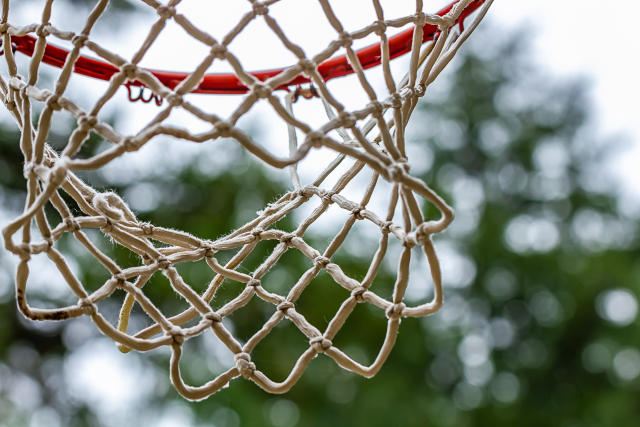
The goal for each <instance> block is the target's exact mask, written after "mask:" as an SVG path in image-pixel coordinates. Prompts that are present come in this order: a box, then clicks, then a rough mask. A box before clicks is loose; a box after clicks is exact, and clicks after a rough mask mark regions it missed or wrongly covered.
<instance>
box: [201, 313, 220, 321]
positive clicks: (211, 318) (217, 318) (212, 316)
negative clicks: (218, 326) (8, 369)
mask: <svg viewBox="0 0 640 427" xmlns="http://www.w3.org/2000/svg"><path fill="white" fill-rule="evenodd" d="M202 318H203V319H204V320H206V321H207V322H209V323H210V324H214V323H219V322H222V316H220V315H219V314H218V313H216V312H215V311H210V312H208V313H206V314H205V315H204V316H202Z"/></svg>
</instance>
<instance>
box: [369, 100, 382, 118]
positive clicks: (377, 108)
mask: <svg viewBox="0 0 640 427" xmlns="http://www.w3.org/2000/svg"><path fill="white" fill-rule="evenodd" d="M367 107H369V108H370V109H371V114H373V115H374V116H375V115H378V116H379V115H381V114H382V113H384V105H383V104H382V102H380V101H378V100H377V99H376V100H373V101H371V102H370V103H369V104H368V105H367Z"/></svg>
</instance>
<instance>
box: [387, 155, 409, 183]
mask: <svg viewBox="0 0 640 427" xmlns="http://www.w3.org/2000/svg"><path fill="white" fill-rule="evenodd" d="M407 173H409V163H407V162H406V161H405V160H403V159H400V160H399V161H397V162H395V163H394V164H392V165H391V166H390V167H389V178H390V179H391V181H394V182H398V181H400V180H402V178H403V177H404V175H405V174H407Z"/></svg>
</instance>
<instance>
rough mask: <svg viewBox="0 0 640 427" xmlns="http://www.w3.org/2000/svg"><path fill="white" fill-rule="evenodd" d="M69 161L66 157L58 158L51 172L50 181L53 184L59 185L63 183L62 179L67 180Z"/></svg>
mask: <svg viewBox="0 0 640 427" xmlns="http://www.w3.org/2000/svg"><path fill="white" fill-rule="evenodd" d="M68 162H69V161H68V160H67V158H66V157H63V158H60V159H58V161H57V162H56V164H55V166H54V167H53V168H52V169H51V173H49V183H50V184H51V185H53V186H55V187H58V186H60V184H62V181H64V180H65V178H66V177H67V173H68V171H69V168H68V167H67V164H68Z"/></svg>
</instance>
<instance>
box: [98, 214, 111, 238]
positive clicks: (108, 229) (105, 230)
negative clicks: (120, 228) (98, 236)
mask: <svg viewBox="0 0 640 427" xmlns="http://www.w3.org/2000/svg"><path fill="white" fill-rule="evenodd" d="M103 218H104V225H103V226H102V227H100V231H102V232H103V233H105V234H110V233H111V232H112V231H113V222H111V220H110V219H109V218H107V217H103Z"/></svg>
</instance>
